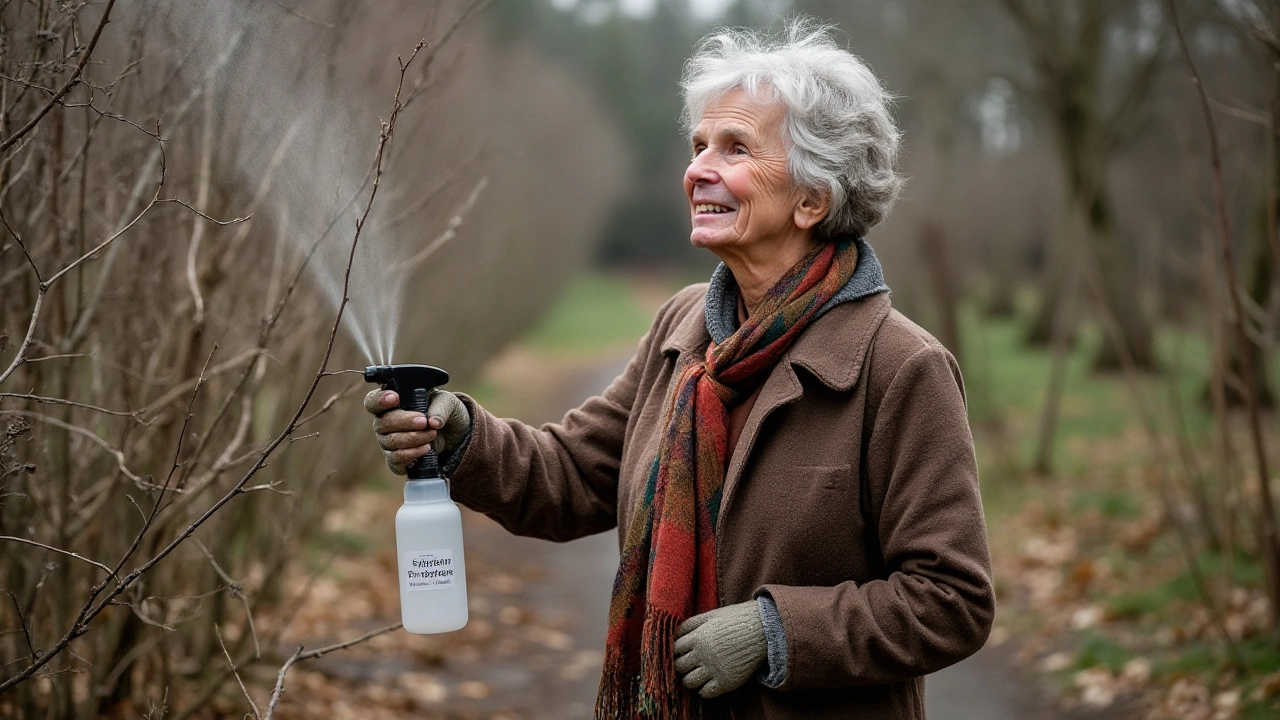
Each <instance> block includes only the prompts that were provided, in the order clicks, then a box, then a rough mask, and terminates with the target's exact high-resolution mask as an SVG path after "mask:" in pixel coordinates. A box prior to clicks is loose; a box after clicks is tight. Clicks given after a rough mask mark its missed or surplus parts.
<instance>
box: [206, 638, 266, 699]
mask: <svg viewBox="0 0 1280 720" xmlns="http://www.w3.org/2000/svg"><path fill="white" fill-rule="evenodd" d="M213 632H214V634H215V635H217V636H218V644H219V645H221V646H222V654H223V655H226V656H227V663H228V664H229V665H231V674H232V675H235V676H236V682H238V683H240V692H242V693H244V699H245V700H248V701H249V708H250V709H251V710H253V716H254V717H255V718H261V717H262V714H261V713H259V712H258V704H257V703H255V702H254V701H253V696H252V695H250V694H249V688H247V687H245V686H244V681H243V680H241V679H240V673H238V672H236V661H235V660H232V659H231V653H229V652H227V644H226V643H224V642H222V631H221V630H219V629H218V626H217V625H214V626H213Z"/></svg>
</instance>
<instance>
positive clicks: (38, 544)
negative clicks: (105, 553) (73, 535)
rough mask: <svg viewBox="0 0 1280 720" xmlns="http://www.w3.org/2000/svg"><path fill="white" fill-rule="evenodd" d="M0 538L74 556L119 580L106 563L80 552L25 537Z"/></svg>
mask: <svg viewBox="0 0 1280 720" xmlns="http://www.w3.org/2000/svg"><path fill="white" fill-rule="evenodd" d="M0 540H7V541H9V542H16V543H23V544H26V545H34V546H36V547H38V548H44V549H45V550H48V551H49V552H55V553H58V554H59V555H66V556H67V557H69V558H75V559H76V560H79V561H81V562H87V563H89V564H90V565H92V566H94V567H96V568H100V569H102V570H103V571H105V572H106V573H107V574H108V575H110V576H111V577H112V578H115V581H116V583H119V582H120V578H119V577H118V576H117V575H116V574H115V571H113V570H112V569H111V568H109V567H107V566H106V565H103V564H102V563H100V562H98V561H97V560H90V559H89V558H87V557H85V556H83V555H81V554H79V553H74V552H71V551H70V550H63V549H62V548H56V547H53V546H52V545H45V544H44V543H42V542H36V541H35V540H29V539H27V538H21V537H14V536H13V535H0Z"/></svg>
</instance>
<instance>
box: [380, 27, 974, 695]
mask: <svg viewBox="0 0 1280 720" xmlns="http://www.w3.org/2000/svg"><path fill="white" fill-rule="evenodd" d="M683 89H684V99H685V115H686V120H687V122H688V125H689V131H690V132H689V142H690V153H691V160H690V162H689V167H688V169H687V170H686V171H685V174H684V189H685V194H686V195H687V196H688V199H689V212H690V218H691V220H692V224H693V230H692V233H691V234H690V241H691V242H692V243H693V244H694V245H695V246H697V247H702V248H706V249H708V250H710V251H711V252H713V253H715V254H716V256H718V257H719V258H720V259H721V260H722V261H723V262H722V264H721V265H720V266H719V267H718V268H717V269H716V271H715V273H714V274H713V275H712V277H711V281H710V283H706V284H699V285H694V286H691V287H688V288H685V289H684V290H682V291H680V292H679V293H677V294H676V295H675V297H673V298H671V299H670V300H669V301H668V302H667V303H666V304H665V305H664V306H663V307H662V309H661V310H659V311H658V313H657V316H656V317H655V319H654V321H653V325H652V327H651V328H650V329H649V332H648V333H647V334H646V335H645V336H644V337H643V338H642V339H641V340H640V345H639V349H638V351H637V352H636V355H635V357H634V358H633V359H632V360H631V362H630V364H629V365H628V366H627V369H626V371H625V372H623V374H622V375H621V376H620V377H618V378H617V379H616V380H614V382H613V383H612V384H611V385H610V386H609V388H608V389H607V390H605V391H604V393H603V394H602V395H600V396H598V397H593V398H591V399H589V400H587V401H586V402H585V403H584V404H583V405H582V406H581V407H579V408H577V409H576V410H572V411H570V412H569V413H568V414H567V415H566V416H565V417H564V420H563V421H562V422H561V423H559V424H550V425H546V426H544V427H542V428H533V427H530V426H528V425H525V424H523V423H520V422H518V421H515V420H500V419H498V418H496V417H493V416H492V415H490V414H489V413H488V412H486V411H485V410H484V409H483V408H481V407H480V406H479V405H477V404H476V403H475V401H474V400H472V399H471V398H469V397H467V396H465V395H453V394H450V393H447V392H438V394H437V395H436V396H435V397H434V398H433V401H432V403H431V409H430V411H429V412H428V417H424V416H422V415H421V414H416V413H409V412H405V411H401V410H392V409H391V408H394V407H395V406H396V402H397V399H396V397H395V395H394V393H390V392H383V391H375V392H373V393H370V395H369V397H368V398H367V399H366V407H367V408H368V409H369V410H370V411H371V412H373V413H375V414H377V415H378V419H377V420H376V421H375V423H374V426H375V430H376V432H377V433H378V440H379V444H380V445H381V447H382V448H383V450H384V451H385V452H386V455H387V461H388V463H389V464H390V465H391V467H392V468H393V469H396V470H401V469H402V468H403V467H404V466H405V465H407V464H408V463H410V462H411V461H413V460H414V459H416V458H418V457H419V456H421V455H423V454H424V453H425V452H426V450H427V443H431V442H434V443H435V445H436V447H437V450H438V451H440V452H441V455H442V458H443V459H444V462H445V470H446V472H448V473H449V474H450V475H451V477H452V490H453V496H454V498H455V499H456V500H457V501H458V502H460V503H462V504H464V505H466V506H468V507H471V508H473V509H475V510H477V511H479V512H482V513H485V514H486V515H489V516H490V517H492V518H494V519H495V520H497V521H498V522H499V523H501V524H502V525H503V526H505V527H506V528H507V529H509V530H510V531H512V532H514V533H518V534H522V535H533V536H537V537H543V538H548V539H551V540H560V541H563V540H570V539H573V538H577V537H581V536H584V535H589V534H592V533H598V532H601V531H604V530H607V529H610V528H613V527H615V526H616V527H617V528H618V532H619V539H620V544H621V551H622V555H621V563H620V566H619V568H618V574H617V578H616V580H615V582H614V589H613V598H612V602H611V606H610V608H609V630H608V646H607V648H606V651H605V664H604V671H603V677H602V679H601V683H600V692H599V697H598V700H597V705H596V714H597V716H598V717H601V718H639V717H643V718H690V717H700V716H703V715H707V716H729V715H732V717H734V718H875V719H876V720H886V719H891V718H923V717H925V710H924V692H923V689H924V682H923V678H922V676H923V675H925V674H927V673H931V672H933V671H935V670H938V669H940V668H943V667H945V666H947V665H949V664H951V663H954V662H956V661H958V660H960V659H961V658H964V657H966V656H967V655H969V654H971V653H973V652H974V651H976V650H977V649H978V648H980V647H981V646H982V644H983V642H984V641H985V639H986V637H987V633H988V631H989V629H990V626H991V621H992V616H993V613H994V594H993V591H992V585H991V572H990V560H989V558H988V551H987V541H986V528H985V526H984V521H983V515H982V506H981V503H980V500H979V496H978V478H977V467H976V461H975V458H974V451H973V440H972V437H971V435H970V432H969V426H968V421H967V419H966V415H965V401H964V393H963V386H962V384H961V378H960V371H959V368H958V367H957V365H956V361H955V359H954V358H953V357H952V356H951V355H950V353H948V352H947V350H946V349H945V348H943V347H942V345H940V344H939V343H938V342H937V341H936V340H935V339H933V338H932V337H931V336H930V335H929V334H928V333H926V332H925V331H924V330H921V329H920V328H919V327H917V326H916V325H915V324H913V323H912V322H911V321H910V320H908V319H907V318H905V317H903V316H902V315H901V314H899V313H898V312H897V311H895V310H893V309H892V308H891V307H890V303H889V294H888V288H887V287H886V286H885V284H884V281H883V278H882V275H881V269H880V265H879V263H878V262H877V261H876V257H875V254H874V253H873V252H872V250H871V247H870V246H869V245H868V244H867V243H866V242H865V241H864V240H863V235H865V234H866V232H867V231H868V230H869V229H870V228H871V227H872V226H874V225H876V224H877V223H878V222H879V221H880V220H881V219H882V218H883V217H884V216H885V214H886V213H887V212H888V210H889V207H890V205H891V204H892V202H893V200H894V198H895V196H896V195H897V192H898V189H899V186H900V185H901V179H900V177H899V176H898V174H897V171H896V161H897V154H898V144H899V134H898V131H897V129H896V127H895V126H894V123H893V120H892V119H891V117H890V114H889V110H888V102H889V96H888V94H887V93H886V92H885V91H884V89H883V88H882V87H881V85H880V83H879V82H878V80H877V79H876V77H875V76H874V75H873V74H872V73H871V71H870V70H869V69H868V68H867V67H866V66H865V65H863V64H862V63H861V62H860V61H859V60H858V59H857V58H855V57H854V56H852V55H850V54H849V53H847V52H845V51H843V50H841V49H840V48H839V47H838V46H836V44H835V43H834V42H833V41H832V40H831V39H830V37H829V35H828V31H827V30H826V29H824V28H818V27H815V26H814V25H812V24H808V23H804V22H797V23H793V24H792V25H791V26H790V28H789V30H788V32H787V33H786V34H785V36H784V37H782V38H781V39H777V40H774V39H770V38H765V37H761V36H759V35H757V34H755V33H752V32H747V31H732V32H719V33H718V34H714V35H712V36H710V37H708V38H706V39H705V40H703V42H702V43H701V44H700V45H699V46H698V49H697V51H696V53H695V55H694V56H693V58H692V59H691V60H690V61H689V62H688V64H687V66H686V70H685V77H684V79H683ZM428 418H429V419H428Z"/></svg>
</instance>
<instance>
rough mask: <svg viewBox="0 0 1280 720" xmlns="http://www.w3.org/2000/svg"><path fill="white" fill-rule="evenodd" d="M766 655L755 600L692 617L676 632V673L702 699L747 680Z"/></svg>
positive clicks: (721, 692)
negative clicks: (682, 676) (682, 677)
mask: <svg viewBox="0 0 1280 720" xmlns="http://www.w3.org/2000/svg"><path fill="white" fill-rule="evenodd" d="M768 652H769V646H768V643H767V642H766V641H765V636H764V625H763V623H762V622H761V621H760V606H759V605H758V604H757V603H756V601H755V600H748V601H747V602H744V603H738V604H737V605H729V606H727V607H722V608H717V609H715V610H712V611H710V612H705V613H702V614H701V615H694V616H693V617H691V618H689V619H688V620H685V621H684V624H683V625H681V626H680V629H679V630H678V631H677V637H676V642H675V653H676V665H675V667H676V672H678V673H680V674H681V675H684V686H685V687H687V688H689V689H690V690H696V691H697V692H698V694H699V695H701V696H702V697H704V698H713V697H716V696H717V695H723V694H724V693H727V692H729V691H730V690H734V689H736V688H737V687H739V686H740V685H742V683H744V682H746V681H747V678H750V677H751V674H752V673H754V672H755V671H756V670H757V669H758V668H759V667H760V664H761V663H763V662H764V660H765V657H766V655H767V654H768Z"/></svg>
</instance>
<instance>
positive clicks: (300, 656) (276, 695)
mask: <svg viewBox="0 0 1280 720" xmlns="http://www.w3.org/2000/svg"><path fill="white" fill-rule="evenodd" d="M402 627H404V623H396V624H395V625H388V626H386V627H384V628H378V629H377V630H372V631H370V632H367V633H365V634H364V635H361V636H360V637H358V638H356V639H354V640H348V641H346V642H340V643H335V644H333V645H326V646H325V647H322V648H317V649H315V650H310V651H308V652H303V651H302V649H303V647H304V646H302V645H299V646H298V649H297V651H295V652H294V653H293V655H291V656H290V657H289V659H288V660H286V661H285V663H284V665H283V666H282V667H281V668H280V674H279V675H277V676H276V687H275V689H274V690H272V691H271V704H270V705H268V706H267V714H266V715H264V716H263V718H262V720H271V716H272V715H273V714H274V713H275V711H276V707H278V706H279V704H280V696H281V695H282V694H283V693H284V676H285V674H286V673H288V672H289V668H291V667H293V666H294V665H295V664H296V663H298V662H301V661H302V660H312V659H314V658H318V657H321V656H323V655H326V654H328V653H331V652H334V651H335V650H344V649H346V648H349V647H352V646H353V645H359V644H360V643H362V642H365V641H368V640H371V639H373V638H376V637H378V636H379V635H386V634H387V633H389V632H394V631H396V630H399V629H400V628H402Z"/></svg>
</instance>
